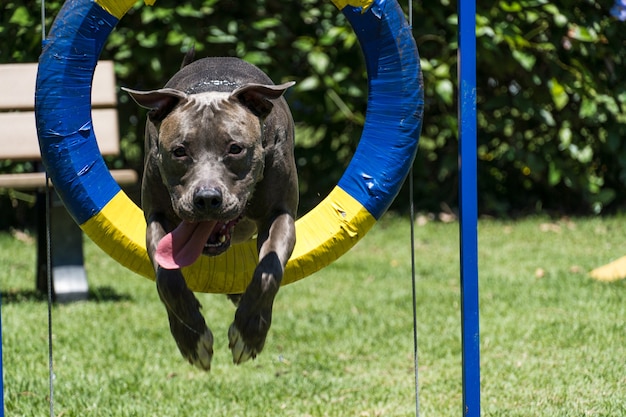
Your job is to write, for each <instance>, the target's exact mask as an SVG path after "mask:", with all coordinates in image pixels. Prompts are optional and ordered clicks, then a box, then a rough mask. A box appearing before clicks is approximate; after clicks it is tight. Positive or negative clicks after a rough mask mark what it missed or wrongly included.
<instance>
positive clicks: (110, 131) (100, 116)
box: [0, 109, 120, 161]
mask: <svg viewBox="0 0 626 417" xmlns="http://www.w3.org/2000/svg"><path fill="white" fill-rule="evenodd" d="M91 116H92V119H93V127H94V130H95V132H96V137H97V139H98V146H99V148H100V152H101V153H102V155H118V154H119V153H120V143H119V125H118V120H117V111H116V110H115V109H94V110H92V111H91ZM0 132H5V133H4V134H3V135H0V149H1V151H0V156H1V157H2V159H13V160H37V161H38V160H41V154H40V150H39V141H38V140H37V127H36V125H35V112H33V111H22V112H10V113H6V112H5V113H0Z"/></svg>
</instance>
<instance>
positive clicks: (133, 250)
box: [35, 0, 424, 293]
mask: <svg viewBox="0 0 626 417" xmlns="http://www.w3.org/2000/svg"><path fill="white" fill-rule="evenodd" d="M333 2H334V4H335V5H336V6H337V7H338V8H339V9H340V10H341V11H342V12H343V13H344V15H345V16H346V17H347V19H348V21H349V22H350V24H351V25H352V27H353V29H354V31H355V33H356V35H357V37H358V39H359V42H360V44H361V48H362V50H363V53H364V55H365V60H366V65H367V72H368V85H369V96H368V107H367V113H366V121H365V126H364V128H363V133H362V136H361V141H360V142H359V145H358V147H357V150H356V152H355V155H354V156H353V159H352V161H351V162H350V165H349V166H348V168H347V169H346V171H345V173H344V174H343V176H342V177H341V179H340V180H339V182H338V184H337V186H336V187H335V188H334V189H333V190H332V191H331V193H330V194H329V195H328V196H327V197H326V198H325V199H324V200H323V201H322V202H321V203H320V204H319V205H318V206H316V207H315V208H314V209H313V210H312V211H311V212H309V213H308V214H306V215H305V216H303V217H302V218H300V219H299V220H297V222H296V241H297V242H296V247H295V249H294V252H293V255H292V257H291V259H290V260H289V262H288V264H287V267H286V270H285V276H284V278H283V281H282V283H283V284H288V283H292V282H294V281H297V280H299V279H302V278H304V277H306V276H308V275H310V274H312V273H313V272H316V271H318V270H320V269H321V268H323V267H325V266H326V265H328V264H330V263H331V262H333V261H334V260H336V259H337V258H339V257H340V256H341V255H343V254H344V253H345V252H347V251H348V250H349V249H350V248H351V247H352V246H354V245H355V244H356V242H357V241H358V240H359V239H360V238H362V237H363V236H364V235H365V234H366V233H367V231H369V229H370V228H371V227H372V226H373V225H374V223H375V222H376V221H377V220H378V219H379V218H380V216H382V214H383V213H384V212H385V211H386V210H387V209H388V208H389V206H390V205H391V203H392V201H393V199H394V198H395V196H396V195H397V193H398V191H399V189H400V187H401V185H402V183H403V182H404V179H405V178H406V176H407V174H408V172H409V170H410V167H411V165H412V163H413V160H414V158H415V153H416V151H417V145H418V140H419V135H420V130H421V124H422V116H423V105H424V98H423V86H422V78H421V71H420V65H419V56H418V52H417V48H416V45H415V41H414V39H413V36H412V35H411V30H410V27H409V25H408V24H407V22H406V19H405V18H404V15H403V12H402V10H401V8H400V6H399V5H398V3H397V2H396V1H395V0H374V1H372V0H369V1H368V0H333ZM134 3H135V0H95V1H94V0H68V1H67V2H66V3H65V5H64V6H63V8H62V10H61V11H60V13H59V15H58V16H57V18H56V20H55V22H54V24H53V26H52V28H51V31H50V34H49V36H48V39H47V40H46V42H45V44H44V49H43V53H42V55H41V58H40V62H39V72H38V74H37V89H36V94H35V110H36V117H37V131H38V135H39V144H40V147H41V155H42V160H43V162H44V164H45V166H46V169H47V171H48V173H49V176H50V178H51V179H52V182H53V183H54V184H55V187H56V190H57V192H58V193H59V195H60V196H61V199H62V200H63V202H64V204H65V206H66V207H67V209H68V211H69V212H70V214H71V215H72V216H73V217H74V219H75V220H76V222H77V224H79V225H80V227H81V229H82V230H83V231H84V232H85V233H86V234H87V235H88V236H89V237H90V238H91V239H92V240H93V241H94V242H96V244H98V245H99V246H100V247H101V248H102V249H103V250H104V251H105V252H106V253H108V254H109V255H110V256H111V257H113V258H114V259H115V260H116V261H118V262H119V263H120V264H122V265H124V266H126V267H127V268H129V269H131V270H133V271H135V272H137V273H139V274H141V275H143V276H145V277H147V278H150V279H154V271H153V270H152V266H151V263H150V261H149V259H148V255H147V252H146V246H145V231H146V224H145V220H144V216H143V212H142V211H141V209H140V208H139V207H137V206H136V205H135V204H134V203H133V202H132V201H131V200H130V199H129V198H128V196H127V195H126V194H125V193H124V192H123V191H122V190H121V189H120V187H119V186H118V184H117V183H116V182H115V181H114V180H113V178H112V177H111V175H110V174H109V171H108V169H107V167H106V165H105V163H104V160H103V159H102V156H101V154H100V150H99V149H98V145H97V143H96V137H95V134H94V131H93V126H92V120H91V82H92V78H93V73H94V69H95V66H96V63H97V60H98V57H99V55H100V52H101V51H102V48H103V45H104V42H105V41H106V39H107V37H108V36H109V34H110V33H111V31H112V30H113V28H114V27H115V25H116V24H117V22H118V21H119V20H120V19H121V18H122V17H123V16H124V14H125V13H126V12H127V11H128V10H129V9H130V8H131V7H132V6H133V4H134ZM146 3H149V1H146ZM257 261H258V255H257V251H256V242H255V241H250V242H247V243H243V244H239V245H234V246H233V247H232V248H231V250H229V251H227V252H226V253H224V254H223V255H221V256H218V257H213V258H209V257H206V256H201V257H200V259H199V260H198V261H197V262H196V263H195V264H193V265H191V266H190V267H187V268H184V270H183V273H184V275H185V278H186V280H187V283H188V285H189V287H190V288H191V289H192V290H194V291H200V292H212V293H238V292H242V291H243V290H244V289H245V288H246V286H247V284H248V282H249V280H250V278H251V277H252V273H253V271H254V268H255V267H256V264H257Z"/></svg>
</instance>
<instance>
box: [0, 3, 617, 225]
mask: <svg viewBox="0 0 626 417" xmlns="http://www.w3.org/2000/svg"><path fill="white" fill-rule="evenodd" d="M60 4H61V3H60V2H59V1H48V2H46V7H47V16H48V18H47V27H50V25H51V21H52V16H54V15H55V14H56V13H57V12H58V10H59V7H60ZM611 6H612V4H611V3H610V2H609V1H604V2H597V1H592V0H584V1H579V0H576V1H574V0H558V1H552V2H550V1H547V0H520V1H499V2H492V3H491V4H479V5H478V12H477V37H478V38H477V39H478V42H477V50H478V53H477V55H478V56H477V71H478V85H477V87H478V90H477V93H478V125H479V138H478V146H479V147H478V155H479V159H480V160H479V165H478V186H479V205H480V207H479V208H480V211H481V212H482V213H490V214H497V215H510V214H516V213H520V212H521V213H526V212H529V211H539V210H555V211H559V212H564V213H572V214H574V213H599V212H603V211H607V210H615V209H618V208H622V207H624V205H625V203H626V193H624V192H623V191H624V184H625V182H626V145H625V144H624V143H623V141H622V140H621V139H622V138H623V137H624V136H626V125H625V121H626V112H625V108H624V107H625V105H626V89H625V75H624V71H621V68H623V67H624V64H625V62H624V61H625V55H626V48H625V46H626V45H625V40H624V38H623V35H622V34H623V31H624V23H623V22H620V21H618V20H617V19H616V18H614V17H612V16H611V15H610V9H611ZM413 10H414V22H413V26H414V35H415V38H416V42H417V45H418V48H419V50H420V55H421V62H422V67H423V71H424V84H425V94H426V107H425V119H424V129H423V134H422V137H421V142H420V150H419V152H418V157H417V161H416V164H415V169H414V183H415V197H416V201H417V203H416V207H417V209H418V210H425V211H434V210H438V209H439V206H440V204H441V203H445V204H447V205H449V206H451V207H454V206H456V205H457V204H458V201H457V184H458V179H457V140H458V138H457V116H456V108H457V102H456V96H455V91H456V88H457V74H456V64H457V39H456V36H457V34H456V33H457V19H456V5H454V4H451V3H450V2H449V1H448V0H440V1H438V2H436V3H434V4H433V3H431V4H427V5H425V4H423V3H422V2H414V4H413ZM38 13H39V7H38V3H37V2H35V1H33V0H26V1H20V2H17V1H14V0H9V1H8V2H7V3H6V6H5V13H4V14H3V15H2V17H0V61H7V60H8V61H34V60H36V59H37V56H38V54H39V51H40V36H41V35H40V32H41V28H40V24H39V23H37V22H39V15H38ZM356 42H357V41H356V37H355V35H354V33H353V32H352V29H351V28H350V27H349V25H347V23H346V22H345V19H344V18H343V16H342V15H341V13H338V12H337V10H336V8H335V7H334V6H333V4H332V3H331V2H328V1H320V0H303V1H300V2H283V1H277V0H257V1H256V2H254V3H252V2H232V1H225V0H202V1H201V2H190V1H181V2H174V1H165V0H163V1H159V2H157V5H156V6H155V7H145V6H141V5H138V6H136V7H135V8H133V9H132V10H130V11H129V12H128V14H127V15H126V16H125V17H124V19H123V20H122V22H121V23H120V25H118V28H117V29H116V31H115V32H114V33H113V34H112V35H111V36H110V37H109V39H108V42H107V44H106V46H105V50H104V51H103V56H102V58H105V59H114V60H115V62H116V73H117V75H118V81H119V84H120V85H123V86H129V87H132V88H144V89H150V88H157V87H160V86H161V85H162V84H163V83H164V82H165V80H166V79H167V78H168V77H169V76H170V75H172V74H173V73H174V72H176V70H177V69H178V67H179V65H180V64H179V63H180V61H181V60H182V56H183V53H184V52H185V51H186V50H188V49H189V48H190V47H191V46H193V45H195V48H196V50H197V56H206V55H215V56H219V55H234V56H239V57H241V58H244V59H246V60H248V61H250V62H252V63H254V64H256V65H258V66H259V67H261V68H262V69H263V70H265V71H266V72H267V73H268V74H270V76H271V77H272V78H273V79H274V80H275V81H276V82H283V81H287V80H295V81H297V82H298V84H297V85H296V87H295V88H294V89H293V91H291V92H290V93H289V97H288V99H289V100H290V102H291V105H292V110H293V113H294V118H295V119H296V120H297V121H298V128H297V149H296V155H297V160H298V169H299V175H300V178H301V195H302V208H303V211H304V210H307V209H308V208H310V207H312V206H313V205H315V204H316V203H317V202H318V201H319V200H320V199H321V198H322V197H323V196H324V195H325V194H326V193H327V192H328V191H329V190H330V189H331V188H332V187H333V186H334V185H335V183H336V182H337V180H338V178H339V177H340V175H341V174H342V173H343V171H344V169H345V167H346V166H347V164H348V163H349V160H350V157H351V155H352V152H353V150H354V148H355V147H356V145H357V143H358V140H359V137H360V133H361V127H362V124H363V120H364V114H365V108H366V97H367V94H366V91H367V82H366V81H367V79H366V74H365V68H364V64H363V60H362V57H361V53H360V50H359V48H358V47H357V45H356ZM119 102H120V115H123V116H122V120H121V121H120V122H121V126H122V134H123V142H122V149H123V154H124V156H123V158H120V159H117V160H112V161H110V162H111V163H112V164H114V165H116V166H120V165H125V166H132V167H134V168H136V169H139V170H141V159H142V136H143V121H142V119H141V118H138V117H137V114H138V111H137V108H136V106H135V105H134V104H133V103H131V101H130V100H129V99H128V97H127V96H126V95H125V94H120V96H119ZM126 115H128V116H126ZM20 166H21V165H20V164H17V165H16V164H12V163H7V162H3V163H2V165H0V169H2V170H4V171H7V170H15V169H21V168H20ZM405 188H406V187H405ZM406 203H407V201H406V193H402V194H401V196H400V197H399V198H398V200H397V202H396V204H395V205H394V207H395V208H396V209H403V208H405V207H406Z"/></svg>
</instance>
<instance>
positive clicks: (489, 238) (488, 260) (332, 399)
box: [0, 216, 626, 417]
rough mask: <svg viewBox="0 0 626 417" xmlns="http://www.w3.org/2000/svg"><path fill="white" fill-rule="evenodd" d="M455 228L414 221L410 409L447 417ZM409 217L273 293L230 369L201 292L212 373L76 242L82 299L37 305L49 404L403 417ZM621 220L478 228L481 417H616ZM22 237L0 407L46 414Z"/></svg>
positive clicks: (455, 345)
mask: <svg viewBox="0 0 626 417" xmlns="http://www.w3.org/2000/svg"><path fill="white" fill-rule="evenodd" d="M458 247H459V243H458V224H444V223H437V222H429V223H427V224H426V225H424V226H419V227H417V229H416V257H417V275H418V277H417V279H418V282H417V291H418V304H417V320H418V339H419V383H420V408H421V415H422V416H426V417H430V416H435V417H438V416H446V417H447V416H461V415H462V407H461V398H462V393H461V392H462V391H461V354H460V350H461V349H460V337H461V330H460V326H461V324H460V312H459V260H458V256H459V255H458ZM409 254H410V239H409V224H408V222H407V221H406V220H405V219H397V218H392V217H391V216H387V217H386V218H385V219H383V221H381V222H379V224H378V225H377V226H376V227H375V228H374V229H373V230H372V231H371V232H370V233H369V234H368V236H367V237H366V238H365V239H364V240H363V241H362V242H361V243H359V244H358V245H357V247H355V248H354V249H353V250H352V251H351V252H349V253H348V254H347V255H345V256H343V257H342V258H341V259H340V260H338V261H337V262H335V263H334V264H333V265H331V266H329V267H327V268H325V269H324V270H322V271H321V272H319V273H317V274H315V275H313V276H311V277H308V278H307V279H305V280H303V281H300V282H298V283H295V284H292V285H289V286H286V287H284V288H283V289H282V290H281V292H280V293H279V296H278V299H277V303H276V307H275V313H274V324H273V327H272V330H271V333H270V337H269V339H268V342H267V344H266V347H265V350H264V352H263V353H262V354H261V355H260V356H259V357H258V358H257V359H256V360H255V361H254V362H250V363H246V364H244V365H241V366H235V365H233V364H232V363H231V358H230V352H229V351H228V348H227V345H228V342H227V337H226V333H227V329H228V326H229V325H230V323H231V320H232V316H233V313H234V309H233V307H232V306H231V304H230V302H228V301H227V300H226V299H225V297H224V296H221V295H210V294H200V295H199V298H200V300H201V302H202V303H203V305H204V311H205V315H206V317H207V322H208V323H209V324H210V326H211V327H212V329H213V332H214V334H215V339H216V340H215V342H216V354H215V357H214V360H213V369H212V371H211V373H208V374H207V373H203V372H201V371H197V370H195V369H194V368H192V367H191V366H189V365H188V364H186V363H185V362H184V361H183V360H182V359H181V357H180V356H179V354H178V352H177V350H176V347H175V344H174V342H173V340H172V339H171V337H170V335H169V330H168V326H167V320H166V317H165V312H164V309H163V307H162V306H161V305H160V302H159V301H158V297H157V295H156V291H155V289H154V284H153V283H152V282H151V281H149V280H146V279H144V278H141V277H138V276H136V275H134V274H133V273H132V272H130V271H128V270H126V269H125V268H123V267H121V266H120V265H118V264H116V263H115V262H113V261H112V260H111V259H110V258H108V257H107V256H106V255H103V254H102V252H101V251H100V250H99V249H98V248H97V247H95V246H94V245H93V244H91V242H88V243H87V244H86V257H87V268H88V274H89V280H90V285H91V288H92V291H93V293H94V294H93V295H94V297H95V300H93V301H90V302H81V303H75V304H69V305H59V306H55V307H54V310H53V326H54V327H53V329H54V369H55V383H54V390H55V412H56V415H62V416H65V417H69V416H159V417H160V416H174V415H180V416H207V415H212V416H226V415H227V416H233V417H236V416H314V417H317V416H332V417H336V416H357V417H365V416H411V415H414V410H415V399H414V387H413V383H414V373H413V353H412V352H413V336H412V327H413V325H412V302H411V274H410V259H409ZM624 254H626V217H612V218H591V219H571V220H563V221H558V222H551V221H550V220H549V219H547V218H532V219H526V220H520V221H515V222H512V221H511V222H508V221H495V220H483V221H481V222H480V224H479V257H480V259H479V268H480V290H481V292H480V303H481V363H482V369H481V372H482V404H481V405H482V411H483V413H482V415H483V416H494V417H496V416H497V417H501V416H520V417H521V416H524V417H528V416H549V417H554V416H611V417H613V416H626V400H625V399H624V398H625V396H624V392H625V391H624V387H626V282H624V281H622V282H617V283H611V284H607V283H598V282H595V281H593V280H591V279H590V278H589V277H588V275H587V273H588V271H589V270H591V269H592V268H594V267H596V266H600V265H602V264H604V263H606V262H608V261H610V260H612V259H614V258H617V257H619V256H622V255H624ZM34 256H35V246H34V243H33V242H25V241H23V240H18V239H15V238H14V237H12V236H11V235H9V234H0V260H1V265H3V268H2V269H1V271H0V289H1V290H2V295H3V299H2V302H3V304H2V325H3V326H2V330H3V353H4V362H3V364H4V388H5V407H6V410H7V415H10V416H42V415H47V413H48V399H47V397H48V359H47V355H48V347H47V305H46V302H45V300H43V299H42V298H41V297H39V296H36V295H35V294H33V293H32V288H33V286H34V263H35V260H34Z"/></svg>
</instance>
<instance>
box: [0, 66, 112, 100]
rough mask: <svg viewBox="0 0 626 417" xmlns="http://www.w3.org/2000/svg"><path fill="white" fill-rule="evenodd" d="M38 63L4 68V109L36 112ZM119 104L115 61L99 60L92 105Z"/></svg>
mask: <svg viewBox="0 0 626 417" xmlns="http://www.w3.org/2000/svg"><path fill="white" fill-rule="evenodd" d="M37 66H38V64H37V63H36V62H32V63H23V64H2V65H0V91H2V94H0V110H33V109H34V108H35V83H36V80H37ZM116 105H117V97H116V87H115V72H114V70H113V62H112V61H98V65H96V71H95V72H94V78H93V83H92V91H91V106H92V108H96V107H114V106H116Z"/></svg>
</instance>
